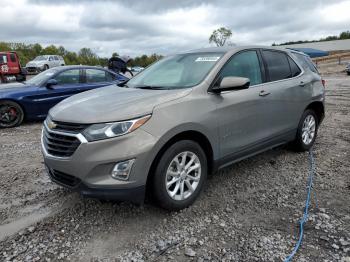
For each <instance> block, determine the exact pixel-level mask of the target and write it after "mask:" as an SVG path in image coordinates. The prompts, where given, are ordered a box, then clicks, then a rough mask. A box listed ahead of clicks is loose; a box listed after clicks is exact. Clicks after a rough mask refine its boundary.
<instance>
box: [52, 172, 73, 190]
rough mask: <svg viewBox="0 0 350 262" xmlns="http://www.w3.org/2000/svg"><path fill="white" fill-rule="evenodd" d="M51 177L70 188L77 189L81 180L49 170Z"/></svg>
mask: <svg viewBox="0 0 350 262" xmlns="http://www.w3.org/2000/svg"><path fill="white" fill-rule="evenodd" d="M49 175H50V177H51V178H52V179H53V180H55V181H57V182H59V183H61V184H64V185H66V186H69V187H75V186H77V185H78V184H79V183H80V179H79V178H77V177H75V176H71V175H68V174H66V173H63V172H60V171H57V170H54V169H49Z"/></svg>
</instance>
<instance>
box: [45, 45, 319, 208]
mask: <svg viewBox="0 0 350 262" xmlns="http://www.w3.org/2000/svg"><path fill="white" fill-rule="evenodd" d="M309 59H310V58H309V57H307V56H306V55H304V54H303V53H299V52H296V51H288V50H285V49H278V48H271V47H266V48H263V47H235V48H212V49H200V50H194V51H189V52H184V53H180V54H176V55H172V56H169V57H166V58H163V59H162V60H160V61H158V62H156V63H154V64H152V65H151V66H149V67H148V68H147V69H145V70H143V71H142V72H140V73H139V74H138V75H136V76H135V77H133V78H131V79H130V80H129V81H128V82H125V83H122V84H120V85H121V86H124V87H126V88H119V89H118V88H104V89H101V90H92V91H90V92H86V93H83V94H79V95H76V96H73V97H70V98H68V99H66V100H64V101H62V102H61V103H59V104H58V105H57V106H55V107H54V108H52V109H51V110H50V112H49V115H48V117H47V119H46V120H45V122H44V127H43V137H42V151H43V154H44V160H45V165H46V168H47V170H48V173H49V176H50V177H51V179H52V180H53V181H54V182H56V183H58V184H60V185H63V186H65V187H67V188H70V189H73V190H77V191H80V192H81V193H82V194H83V195H86V196H91V197H99V198H107V199H108V198H109V199H117V200H129V201H133V202H142V201H143V198H144V196H145V192H146V188H147V190H148V192H149V193H151V194H153V197H154V199H155V200H156V201H157V202H158V203H159V205H160V206H161V207H163V208H166V209H169V210H179V209H182V208H185V207H188V206H189V205H191V204H192V203H193V202H194V201H195V199H196V198H197V197H198V196H199V194H200V192H201V190H202V188H203V185H204V184H205V181H206V178H207V174H208V173H210V172H213V171H215V170H218V169H220V168H223V167H225V166H228V165H230V164H232V163H234V162H237V161H239V160H241V159H244V158H247V157H249V156H252V155H254V154H258V153H260V152H263V151H265V150H268V149H271V148H273V147H276V146H279V145H282V144H285V143H289V142H292V144H293V145H294V147H295V149H297V150H300V151H305V150H308V149H310V148H311V147H312V145H313V143H314V142H315V139H316V136H317V130H318V127H319V125H320V124H321V122H322V120H323V117H324V95H325V87H324V82H323V81H322V79H321V76H320V75H319V74H318V73H317V70H316V69H315V68H314V67H313V65H312V63H311V64H310V63H309V62H310V61H309ZM60 141H65V143H64V144H63V143H61V144H59V143H60Z"/></svg>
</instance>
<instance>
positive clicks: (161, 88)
mask: <svg viewBox="0 0 350 262" xmlns="http://www.w3.org/2000/svg"><path fill="white" fill-rule="evenodd" d="M134 88H139V89H152V90H164V89H168V88H165V87H162V86H151V85H143V86H135V87H134Z"/></svg>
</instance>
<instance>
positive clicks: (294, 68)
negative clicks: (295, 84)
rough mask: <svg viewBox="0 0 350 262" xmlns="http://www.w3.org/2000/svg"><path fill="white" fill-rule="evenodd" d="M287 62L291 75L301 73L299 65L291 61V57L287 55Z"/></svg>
mask: <svg viewBox="0 0 350 262" xmlns="http://www.w3.org/2000/svg"><path fill="white" fill-rule="evenodd" d="M288 62H289V65H290V70H291V71H292V77H295V76H298V75H300V73H301V69H300V68H299V66H298V65H297V64H296V63H295V62H294V61H293V59H292V58H290V57H289V56H288Z"/></svg>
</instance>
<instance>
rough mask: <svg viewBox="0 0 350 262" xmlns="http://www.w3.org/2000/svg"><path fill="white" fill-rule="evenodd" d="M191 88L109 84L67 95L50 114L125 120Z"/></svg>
mask: <svg viewBox="0 0 350 262" xmlns="http://www.w3.org/2000/svg"><path fill="white" fill-rule="evenodd" d="M191 90H192V89H191V88H186V89H175V90H148V89H147V90H146V89H137V88H122V87H117V86H115V85H112V86H107V87H104V88H99V89H95V90H92V91H88V92H84V93H80V94H78V95H74V96H72V97H70V98H67V99H65V100H64V101H62V102H61V103H59V104H57V105H56V106H55V107H53V108H52V109H51V110H50V112H49V114H50V116H51V117H52V118H53V120H56V121H62V122H68V123H81V124H92V123H103V122H115V121H121V120H128V119H132V118H136V117H139V116H143V115H147V114H150V113H152V111H153V108H154V107H155V106H157V105H159V104H162V103H165V102H168V101H171V100H175V99H178V98H181V97H184V96H186V95H187V94H189V93H190V92H191Z"/></svg>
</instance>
